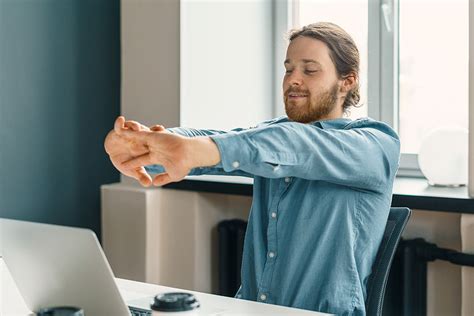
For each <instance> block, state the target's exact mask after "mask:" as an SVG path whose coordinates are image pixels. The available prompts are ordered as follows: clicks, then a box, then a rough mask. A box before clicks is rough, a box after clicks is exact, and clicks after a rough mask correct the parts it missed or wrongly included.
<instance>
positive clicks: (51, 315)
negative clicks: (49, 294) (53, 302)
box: [36, 306, 84, 316]
mask: <svg viewBox="0 0 474 316" xmlns="http://www.w3.org/2000/svg"><path fill="white" fill-rule="evenodd" d="M36 316H84V311H83V310H82V309H81V308H78V307H72V306H58V307H48V308H42V309H40V310H39V311H38V312H37V313H36Z"/></svg>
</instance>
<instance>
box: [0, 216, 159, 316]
mask: <svg viewBox="0 0 474 316" xmlns="http://www.w3.org/2000/svg"><path fill="white" fill-rule="evenodd" d="M0 241H1V245H0V246H1V247H0V255H2V256H3V260H4V262H5V264H6V265H7V268H8V270H9V271H10V274H11V276H12V278H13V280H14V281H15V283H16V285H17V287H18V290H19V291H20V293H21V295H22V296H23V299H24V301H25V303H26V306H27V307H28V308H29V309H30V310H31V311H38V310H39V309H41V308H45V307H53V306H77V307H81V308H82V309H83V310H84V314H85V315H87V316H104V315H116V316H121V315H127V316H128V315H131V314H132V315H151V310H150V305H149V304H150V302H151V301H152V297H150V296H148V295H145V294H144V295H143V297H135V298H134V300H133V301H132V302H125V301H124V300H123V298H122V296H121V294H120V292H119V289H118V287H117V285H116V283H115V279H114V275H113V273H112V269H111V268H110V265H109V263H108V262H107V259H106V257H105V255H104V253H103V251H102V248H101V247H100V245H99V242H98V240H97V238H96V236H95V234H94V233H93V232H92V231H91V230H89V229H82V228H73V227H66V226H57V225H49V224H39V223H32V222H24V221H17V220H9V219H0Z"/></svg>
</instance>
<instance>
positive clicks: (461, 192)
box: [164, 176, 474, 214]
mask: <svg viewBox="0 0 474 316" xmlns="http://www.w3.org/2000/svg"><path fill="white" fill-rule="evenodd" d="M252 185H253V179H250V178H244V177H231V176H188V177H186V178H185V179H184V180H183V181H181V182H176V183H170V184H168V185H166V186H164V188H167V189H176V190H187V191H197V192H209V193H223V194H233V195H244V196H252ZM392 206H405V207H409V208H411V209H421V210H431V211H442V212H452V213H470V214H474V199H471V198H469V195H468V191H467V187H465V186H464V187H459V188H444V187H432V186H429V185H428V183H427V182H426V180H425V179H420V178H409V177H397V178H396V179H395V183H394V187H393V198H392Z"/></svg>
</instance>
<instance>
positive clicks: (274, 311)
mask: <svg viewBox="0 0 474 316" xmlns="http://www.w3.org/2000/svg"><path fill="white" fill-rule="evenodd" d="M116 281H117V285H118V287H119V289H120V292H121V294H122V296H123V298H124V300H126V301H130V300H133V299H139V298H143V297H144V296H150V297H151V296H153V295H155V294H157V293H162V292H170V291H183V290H180V289H176V288H171V287H166V286H160V285H154V284H148V283H141V282H135V281H130V280H124V279H118V278H117V279H116ZM185 292H190V293H193V294H194V295H195V296H196V297H197V299H198V300H199V302H200V303H201V306H202V307H207V308H206V309H212V311H213V312H212V313H210V314H208V315H212V316H226V315H232V316H233V315H246V316H247V315H248V316H257V315H282V316H283V315H291V316H300V315H301V316H303V315H308V316H309V315H313V316H317V315H320V316H324V315H328V314H324V313H317V312H311V311H306V310H302V309H295V308H288V307H284V306H277V305H270V304H263V303H258V302H251V301H246V300H238V299H234V298H230V297H224V296H219V295H213V294H206V293H200V292H194V291H187V290H185ZM209 307H211V308H209ZM0 315H7V316H25V315H32V314H31V313H30V311H29V310H28V308H27V307H26V306H25V303H24V301H23V298H22V297H21V295H20V293H19V292H18V289H17V288H16V286H15V283H14V281H13V280H12V278H11V276H10V273H9V272H8V270H7V269H6V267H5V265H4V263H3V260H2V259H1V258H0Z"/></svg>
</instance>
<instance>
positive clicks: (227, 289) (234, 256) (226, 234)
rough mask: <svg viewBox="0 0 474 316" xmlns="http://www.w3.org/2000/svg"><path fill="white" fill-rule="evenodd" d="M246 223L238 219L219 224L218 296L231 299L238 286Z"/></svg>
mask: <svg viewBox="0 0 474 316" xmlns="http://www.w3.org/2000/svg"><path fill="white" fill-rule="evenodd" d="M246 229H247V222H246V221H243V220H240V219H232V220H225V221H221V222H219V224H218V226H217V231H218V235H219V255H218V256H219V294H220V295H224V296H231V297H233V296H234V295H235V293H236V292H237V290H238V288H239V286H240V268H241V265H242V252H243V246H244V237H245V230H246Z"/></svg>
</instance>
